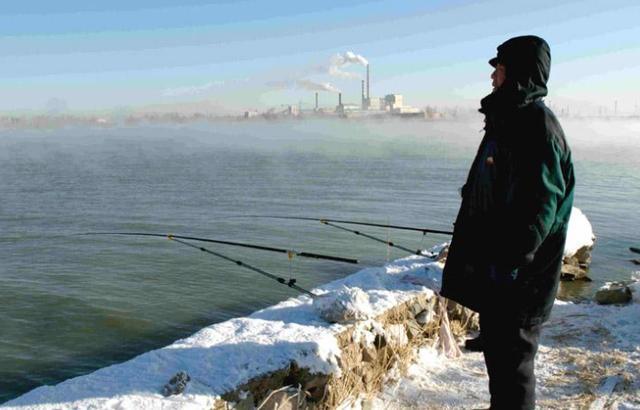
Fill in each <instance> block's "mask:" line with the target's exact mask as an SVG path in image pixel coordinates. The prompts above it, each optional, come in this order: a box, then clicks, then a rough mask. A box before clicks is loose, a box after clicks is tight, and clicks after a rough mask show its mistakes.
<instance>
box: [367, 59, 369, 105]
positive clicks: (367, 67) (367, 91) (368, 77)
mask: <svg viewBox="0 0 640 410" xmlns="http://www.w3.org/2000/svg"><path fill="white" fill-rule="evenodd" d="M369 97H370V95H369V64H367V100H368V99H369Z"/></svg>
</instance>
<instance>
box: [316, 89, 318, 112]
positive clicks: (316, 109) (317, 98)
mask: <svg viewBox="0 0 640 410" xmlns="http://www.w3.org/2000/svg"><path fill="white" fill-rule="evenodd" d="M316 111H318V93H316Z"/></svg>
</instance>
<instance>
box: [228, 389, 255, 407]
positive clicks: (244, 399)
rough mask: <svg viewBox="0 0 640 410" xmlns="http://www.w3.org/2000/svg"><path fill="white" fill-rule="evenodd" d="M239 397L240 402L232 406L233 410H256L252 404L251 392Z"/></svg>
mask: <svg viewBox="0 0 640 410" xmlns="http://www.w3.org/2000/svg"><path fill="white" fill-rule="evenodd" d="M242 393H243V394H241V395H240V401H238V402H236V403H235V405H234V407H233V408H234V410H253V409H255V408H256V406H255V404H254V397H253V394H251V392H242Z"/></svg>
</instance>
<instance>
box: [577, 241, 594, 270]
mask: <svg viewBox="0 0 640 410" xmlns="http://www.w3.org/2000/svg"><path fill="white" fill-rule="evenodd" d="M592 250H593V246H583V247H582V248H580V249H578V251H577V252H576V253H575V254H574V255H573V257H574V258H576V259H577V260H578V266H580V267H581V268H583V269H586V268H588V267H589V265H591V251H592Z"/></svg>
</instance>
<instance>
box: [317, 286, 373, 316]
mask: <svg viewBox="0 0 640 410" xmlns="http://www.w3.org/2000/svg"><path fill="white" fill-rule="evenodd" d="M313 307H314V308H315V309H316V310H317V311H318V313H319V314H320V316H321V317H322V318H323V319H324V320H326V321H327V322H329V323H342V324H345V323H353V322H356V321H359V320H366V319H369V318H371V317H373V308H372V307H371V303H370V302H369V295H368V294H367V293H366V292H364V291H363V290H362V289H359V288H347V287H344V288H343V289H340V290H337V291H335V292H330V293H328V294H325V295H321V296H319V297H317V298H315V299H314V300H313Z"/></svg>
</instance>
